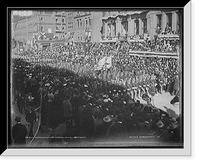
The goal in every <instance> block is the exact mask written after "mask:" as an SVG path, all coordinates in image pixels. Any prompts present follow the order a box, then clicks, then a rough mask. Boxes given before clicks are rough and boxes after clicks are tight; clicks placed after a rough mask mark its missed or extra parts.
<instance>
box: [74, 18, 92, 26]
mask: <svg viewBox="0 0 200 165" xmlns="http://www.w3.org/2000/svg"><path fill="white" fill-rule="evenodd" d="M82 26H83V20H82V19H77V27H78V28H79V27H82ZM88 26H91V18H90V17H87V18H85V27H88Z"/></svg>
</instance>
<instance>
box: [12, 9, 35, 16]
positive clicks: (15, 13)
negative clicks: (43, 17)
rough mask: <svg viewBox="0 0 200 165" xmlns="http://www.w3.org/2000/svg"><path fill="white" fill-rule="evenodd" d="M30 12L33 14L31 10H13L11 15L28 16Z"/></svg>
mask: <svg viewBox="0 0 200 165" xmlns="http://www.w3.org/2000/svg"><path fill="white" fill-rule="evenodd" d="M32 14H33V12H32V11H28V10H24V11H21V10H20V11H17V10H14V11H13V15H19V16H30V15H32Z"/></svg>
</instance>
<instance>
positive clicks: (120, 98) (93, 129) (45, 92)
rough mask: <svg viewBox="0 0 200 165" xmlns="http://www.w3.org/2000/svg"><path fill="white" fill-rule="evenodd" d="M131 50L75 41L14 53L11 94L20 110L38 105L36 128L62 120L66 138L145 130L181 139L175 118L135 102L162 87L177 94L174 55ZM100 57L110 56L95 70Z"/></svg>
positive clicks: (124, 46)
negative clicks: (109, 62)
mask: <svg viewBox="0 0 200 165" xmlns="http://www.w3.org/2000/svg"><path fill="white" fill-rule="evenodd" d="M131 48H133V47H132V45H131V44H130V43H128V42H123V43H113V44H102V43H84V44H83V43H76V44H75V43H74V44H71V45H68V46H55V47H54V48H53V49H52V50H50V49H46V50H34V49H32V50H29V51H26V52H20V53H19V52H17V53H15V54H14V55H13V57H14V58H13V59H12V60H13V61H12V64H13V65H12V68H13V74H12V75H13V89H14V90H13V95H14V96H15V99H16V100H17V104H18V107H19V110H20V111H21V113H23V111H25V112H27V110H26V107H27V105H28V106H36V107H38V106H41V107H40V108H41V112H40V113H41V130H43V128H44V127H45V128H48V129H55V128H56V127H58V126H59V124H62V123H63V122H64V123H67V128H66V129H67V130H68V131H67V134H66V133H65V135H64V136H67V137H74V136H79V137H86V139H87V140H91V139H92V140H99V139H102V137H103V139H104V138H106V139H107V140H113V139H115V140H116V138H117V137H118V138H120V139H122V137H120V136H121V135H123V136H126V137H125V138H124V137H123V139H126V140H127V139H130V136H132V135H138V134H140V135H141V134H143V135H144V134H145V135H156V136H158V137H160V139H161V140H166V141H180V138H181V137H180V124H181V123H180V117H178V118H177V119H176V118H173V117H170V116H169V114H167V113H166V112H164V111H162V110H161V109H158V108H156V107H154V106H153V105H152V104H151V103H149V100H147V103H148V104H147V105H143V104H141V103H140V101H139V99H140V98H141V97H142V98H143V99H145V98H144V95H145V94H146V95H147V97H148V95H152V96H153V95H154V94H155V93H156V92H160V93H161V91H162V90H164V91H165V92H170V93H171V95H177V93H178V91H179V81H178V80H179V77H178V76H179V61H178V59H176V58H163V57H162V58H161V57H144V56H142V57H141V56H132V55H130V54H129V50H130V49H131ZM134 49H135V48H134ZM105 55H106V56H112V66H111V67H110V68H109V69H102V70H100V71H99V70H98V71H96V70H95V66H96V65H97V64H98V61H99V60H100V59H102V58H103V57H104V56H105ZM152 88H153V92H152ZM154 88H155V89H154ZM150 89H151V91H150ZM152 93H153V94H152ZM15 99H14V100H15ZM150 102H151V101H150ZM32 124H33V123H32ZM99 137H101V138H99ZM66 140H70V139H68V138H65V141H66Z"/></svg>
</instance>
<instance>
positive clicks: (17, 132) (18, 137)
mask: <svg viewBox="0 0 200 165" xmlns="http://www.w3.org/2000/svg"><path fill="white" fill-rule="evenodd" d="M15 121H16V122H17V124H16V125H14V126H13V128H12V137H13V140H14V144H22V145H23V144H26V135H27V129H26V126H25V125H23V124H21V117H16V118H15Z"/></svg>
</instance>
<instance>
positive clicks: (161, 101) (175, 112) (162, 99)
mask: <svg viewBox="0 0 200 165" xmlns="http://www.w3.org/2000/svg"><path fill="white" fill-rule="evenodd" d="M174 97H175V96H172V95H170V93H169V92H166V93H165V92H164V91H163V92H162V94H160V93H157V94H156V95H155V96H154V97H153V100H154V105H155V107H157V108H159V109H162V110H163V111H165V112H167V113H168V114H169V115H170V116H172V117H175V118H177V117H178V116H179V115H180V113H181V109H180V106H179V105H180V103H179V102H178V103H175V104H174V105H172V104H170V101H171V100H172V99H173V98H174ZM139 100H140V102H141V103H143V104H147V102H146V101H144V100H143V99H142V98H139ZM165 107H167V109H166V108H165Z"/></svg>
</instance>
